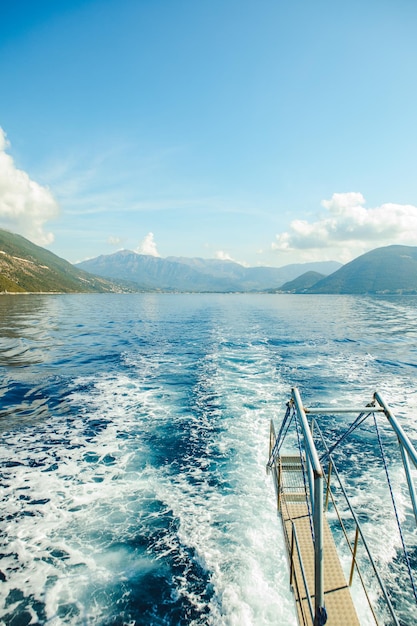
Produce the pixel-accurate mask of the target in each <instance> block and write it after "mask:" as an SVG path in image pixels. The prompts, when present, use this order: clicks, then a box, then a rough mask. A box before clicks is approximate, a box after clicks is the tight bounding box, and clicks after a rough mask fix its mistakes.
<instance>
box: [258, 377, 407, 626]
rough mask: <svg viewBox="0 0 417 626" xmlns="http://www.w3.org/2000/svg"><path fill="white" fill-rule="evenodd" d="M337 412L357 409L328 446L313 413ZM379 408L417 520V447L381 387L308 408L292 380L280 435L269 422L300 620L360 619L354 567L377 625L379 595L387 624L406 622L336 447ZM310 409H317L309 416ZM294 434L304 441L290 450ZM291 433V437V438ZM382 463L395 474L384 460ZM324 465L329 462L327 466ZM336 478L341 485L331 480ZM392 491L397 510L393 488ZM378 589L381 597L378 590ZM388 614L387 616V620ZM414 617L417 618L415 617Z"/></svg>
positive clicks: (332, 624)
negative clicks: (351, 402)
mask: <svg viewBox="0 0 417 626" xmlns="http://www.w3.org/2000/svg"><path fill="white" fill-rule="evenodd" d="M338 413H352V414H355V413H356V414H358V416H357V418H356V419H355V420H354V422H353V423H352V424H351V425H350V426H349V428H348V429H347V430H346V431H345V432H344V433H343V434H342V436H340V437H339V438H338V439H337V441H336V442H335V443H333V444H332V445H330V446H329V445H328V444H327V443H326V441H325V440H324V438H323V435H322V433H321V430H320V427H319V424H318V422H317V420H316V419H315V417H314V416H316V415H317V416H318V415H320V416H323V415H324V416H326V415H332V416H333V415H336V414H338ZM377 413H381V414H383V415H385V417H386V418H387V420H388V423H389V425H390V426H391V428H392V429H393V431H394V432H395V435H396V437H397V439H398V443H399V447H400V451H401V458H402V462H403V466H404V472H405V476H406V480H407V486H408V492H409V495H410V501H411V506H412V510H413V513H414V517H415V522H416V524H417V498H416V492H415V488H414V482H413V475H412V471H413V470H412V469H411V467H410V464H411V465H413V466H414V468H417V452H416V449H415V448H414V446H413V445H412V443H411V442H410V440H409V438H408V437H407V435H406V434H405V432H404V431H403V429H402V427H401V425H400V424H399V422H398V420H397V419H396V417H395V416H394V414H393V412H392V411H391V409H390V407H389V406H388V405H387V403H386V402H385V401H384V399H383V398H382V396H381V395H380V394H379V393H378V392H376V393H375V394H374V396H373V399H372V401H371V402H370V403H369V404H368V405H367V406H366V407H361V408H357V407H351V406H348V407H346V406H344V407H341V408H335V407H330V408H325V407H318V408H306V407H305V406H303V403H302V400H301V397H300V393H299V391H298V389H297V388H296V387H294V388H293V389H292V391H291V398H290V400H289V402H288V403H287V411H286V413H285V417H284V419H283V420H282V423H281V425H280V429H279V432H278V435H277V434H276V430H275V426H274V423H273V421H271V428H270V445H269V460H268V464H267V470H268V472H270V473H271V474H272V476H273V480H274V485H275V490H276V495H277V505H278V511H279V513H280V517H281V520H282V527H283V531H284V538H285V544H286V548H287V552H288V560H289V569H290V585H291V588H292V590H293V592H294V598H295V603H296V609H297V617H298V622H299V624H300V626H323V625H324V624H327V625H328V626H341V625H343V626H356V625H359V624H360V622H359V618H358V615H357V611H356V608H355V604H354V602H353V600H352V595H351V585H352V580H353V576H354V572H355V571H356V572H358V577H359V579H360V582H361V585H362V588H363V594H364V597H365V598H366V600H367V602H368V605H369V611H370V614H371V618H372V619H373V621H374V622H375V624H377V625H378V624H380V621H378V620H379V619H380V618H379V617H378V612H379V611H380V604H381V601H382V602H383V604H384V615H385V617H384V622H383V623H384V624H386V623H389V624H396V625H397V626H400V624H403V623H404V622H402V621H401V622H400V621H399V618H398V617H397V615H396V612H395V610H394V607H393V603H392V600H391V597H390V593H389V591H387V589H386V586H385V583H384V581H383V580H382V577H381V575H380V573H379V571H378V568H377V566H376V564H375V560H374V559H373V557H372V555H371V553H370V550H369V547H368V543H367V541H366V538H365V535H364V533H363V530H362V527H361V524H360V522H359V518H358V516H357V515H356V514H355V511H354V509H353V507H352V505H351V502H350V501H349V497H348V495H347V493H346V490H345V488H344V486H343V482H342V480H341V476H340V473H339V471H338V470H337V467H336V464H335V461H334V451H335V449H336V448H337V446H339V445H340V444H341V443H342V442H344V441H345V440H346V439H347V438H348V437H349V435H350V434H351V433H352V432H353V431H354V430H355V429H356V428H357V427H358V426H359V425H360V424H362V423H363V422H364V421H365V420H366V419H368V418H369V417H370V416H372V417H373V418H374V420H375V424H377V422H376V416H375V414H377ZM307 416H312V419H311V421H310V423H309V421H308V418H307ZM377 429H378V426H377ZM294 431H295V432H294ZM313 432H314V435H315V439H316V440H318V442H319V444H320V448H321V450H322V451H323V452H322V454H321V456H319V452H318V449H317V447H316V444H315V441H314V439H313ZM288 433H292V442H293V444H294V442H296V443H297V444H298V446H295V449H294V445H293V446H292V450H291V453H290V454H289V453H288V452H286V453H285V454H284V452H283V444H284V441H285V439H286V438H287V435H288ZM378 437H379V431H378ZM288 438H289V439H291V437H288ZM297 448H298V449H297ZM381 449H382V448H381ZM382 450H383V449H382ZM384 464H385V468H386V471H387V477H388V480H389V475H388V469H387V464H386V462H385V459H384ZM323 467H325V468H326V469H325V470H323ZM335 482H336V489H335V488H334V487H333V483H335ZM390 489H391V486H390ZM335 491H337V493H338V497H340V495H342V496H343V497H344V498H345V502H344V506H343V509H344V512H345V514H344V515H345V517H346V511H347V512H348V515H349V518H350V519H349V520H348V521H346V519H342V518H343V515H341V514H340V512H339V510H338V505H337V501H336V497H335ZM391 496H392V501H393V504H394V509H395V500H394V494H393V492H392V489H391ZM329 502H331V504H332V505H333V508H334V511H335V512H336V518H337V520H338V522H339V524H340V527H341V529H342V531H343V535H344V537H345V539H346V541H347V545H348V548H349V551H350V555H351V566H350V573H349V576H348V579H349V580H348V582H347V581H346V577H345V573H344V571H343V568H342V565H341V561H340V558H339V554H338V550H337V548H336V543H335V540H334V537H333V533H332V531H331V526H330V524H329V521H328V516H327V511H328V508H329ZM395 512H396V516H397V521H398V525H399V529H400V534H401V540H402V543H403V548H404V552H405V555H406V560H407V559H408V560H407V568H408V573H409V575H410V580H411V587H412V594H413V595H414V599H415V602H416V604H417V591H416V584H415V581H414V576H415V563H414V564H413V563H411V561H410V558H409V555H407V550H406V546H405V542H404V537H403V532H402V530H401V526H400V521H399V519H398V515H397V511H395ZM334 517H335V516H334V515H333V518H334ZM348 528H349V530H350V533H351V535H352V532H353V533H354V538H353V537H352V538H350V537H349V531H348V530H347V529H348ZM359 545H360V546H361V548H362V552H363V553H364V555H365V558H366V559H368V564H369V565H367V570H368V571H369V570H371V572H372V575H373V577H374V581H376V583H375V584H376V585H377V586H378V592H377V595H378V605H379V606H378V607H375V606H373V602H372V600H371V597H370V594H369V591H368V589H367V586H368V582H367V580H366V579H365V577H364V575H363V573H362V571H361V568H360V567H359V561H360V559H359V558H358V547H359ZM373 595H374V596H375V594H373ZM381 599H382V600H381ZM414 610H415V611H416V613H415V614H417V607H416V606H414ZM387 615H388V617H387ZM387 619H388V620H389V621H388V622H387ZM416 621H417V620H416ZM409 623H410V624H411V623H415V622H414V621H413V619H411V621H410V622H409Z"/></svg>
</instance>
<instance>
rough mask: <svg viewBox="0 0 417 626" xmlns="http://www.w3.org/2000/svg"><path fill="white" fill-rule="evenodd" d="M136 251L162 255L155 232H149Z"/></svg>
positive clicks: (150, 254)
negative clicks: (155, 238)
mask: <svg viewBox="0 0 417 626" xmlns="http://www.w3.org/2000/svg"><path fill="white" fill-rule="evenodd" d="M136 252H139V254H148V255H149V256H160V254H159V252H158V250H157V248H156V243H155V240H154V235H153V233H148V234H147V235H146V237H145V239H143V240H142V241H141V242H140V244H139V246H138V247H137V248H136Z"/></svg>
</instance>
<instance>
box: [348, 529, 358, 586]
mask: <svg viewBox="0 0 417 626" xmlns="http://www.w3.org/2000/svg"><path fill="white" fill-rule="evenodd" d="M358 539H359V526H356V532H355V543H354V544H353V553H352V565H351V566H350V576H349V587H351V585H352V580H353V572H354V571H355V564H356V551H357V549H358Z"/></svg>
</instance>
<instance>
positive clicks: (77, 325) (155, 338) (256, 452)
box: [0, 294, 417, 626]
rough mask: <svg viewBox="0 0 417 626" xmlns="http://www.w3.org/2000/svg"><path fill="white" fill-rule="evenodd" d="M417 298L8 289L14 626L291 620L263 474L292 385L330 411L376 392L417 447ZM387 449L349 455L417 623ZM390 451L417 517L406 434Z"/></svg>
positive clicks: (0, 419) (0, 314)
mask: <svg viewBox="0 0 417 626" xmlns="http://www.w3.org/2000/svg"><path fill="white" fill-rule="evenodd" d="M416 308H417V299H416V298H414V297H382V296H381V297H359V296H307V295H306V296H296V295H279V294H278V295H255V294H254V295H238V294H228V295H214V294H207V295H201V294H199V295H196V294H195V295H192V294H189V295H185V294H100V295H87V294H86V295H28V296H6V295H3V296H1V297H0V373H1V380H0V430H1V445H0V466H1V467H0V471H1V484H0V507H1V508H0V528H1V543H2V545H1V548H0V577H1V580H0V621H1V623H4V624H11V625H13V626H24V625H26V624H50V625H51V626H52V625H53V626H58V625H61V624H72V625H78V624H88V625H89V624H97V625H122V624H132V625H133V624H136V625H155V626H156V625H162V624H164V625H165V624H166V625H172V626H178V625H189V624H190V625H206V624H207V625H213V626H250V625H253V626H272V625H276V624H280V625H281V626H292V625H295V624H296V617H295V612H294V605H293V597H292V594H291V591H290V588H289V574H288V566H287V560H286V554H285V550H284V543H283V536H282V531H281V527H280V522H279V519H278V516H277V511H276V499H275V493H274V488H273V484H272V480H271V477H270V476H267V475H266V472H265V466H266V462H267V460H268V444H269V440H268V438H269V424H270V420H271V419H273V420H274V421H275V423H276V424H277V425H279V423H280V420H281V419H282V417H283V415H284V412H285V403H286V402H287V400H288V399H289V396H290V392H291V387H292V386H297V387H298V388H299V390H300V392H301V394H302V397H303V400H304V401H305V402H306V404H309V403H316V404H322V405H323V404H327V405H328V404H330V405H331V404H332V403H333V404H334V403H339V404H340V403H342V404H343V403H344V402H353V403H355V404H359V405H362V404H363V402H365V403H366V402H368V401H369V400H371V399H372V394H373V392H374V391H375V390H376V389H378V390H379V391H380V392H381V394H382V395H383V396H384V397H385V399H386V400H387V401H388V402H389V404H390V406H391V407H392V408H393V409H394V412H395V414H396V415H397V417H398V419H399V420H400V421H401V423H402V425H403V427H404V428H405V430H406V431H407V433H408V435H409V437H410V439H411V440H412V441H413V442H414V443H416V442H417V369H416V368H417V324H416ZM347 419H348V418H347V417H343V418H341V417H339V418H338V419H336V418H332V419H331V420H330V422H328V423H326V424H324V425H323V427H324V429H325V430H326V429H327V432H328V433H330V435H331V434H332V433H333V432H334V433H337V432H338V429H339V430H340V428H343V427H344V424H342V423H341V422H342V421H343V420H345V421H346V420H347ZM355 438H356V443H358V442H359V451H357V450H356V449H355V448H354V443H355ZM349 446H350V447H349ZM375 448H376V444H375V441H374V439H371V434H370V429H369V428H368V427H364V428H362V429H361V431H360V432H359V431H358V432H357V433H355V437H354V438H353V440H352V441H350V442H348V447H347V452H345V453H343V454H344V456H343V455H342V457H341V462H342V464H344V465H345V469H347V470H348V472H349V476H350V487H351V489H352V497H353V498H354V500H355V501H356V504H358V505H359V507H361V506H362V511H364V515H365V513H366V518H364V526H365V527H366V528H367V529H368V530H369V542H370V543H371V544H372V549H373V550H374V551H376V552H377V555H378V557H377V558H378V562H379V564H380V566H381V567H382V568H383V569H384V570H385V574H386V575H387V577H388V578H389V579H391V582H392V591H391V593H392V595H393V602H394V603H395V604H396V606H397V608H399V609H400V613H401V620H402V622H401V623H402V624H413V623H415V619H414V617H413V615H414V616H415V614H416V613H415V608H416V607H415V605H414V606H413V604H412V602H411V601H410V600H409V598H408V597H403V595H402V594H403V591H402V583H401V582H400V584H396V581H398V579H399V578H400V579H401V580H402V576H403V575H404V574H403V571H404V567H403V565H401V563H400V561H401V556H400V540H399V537H398V533H396V529H395V524H394V523H392V522H388V521H387V519H388V518H387V517H386V512H385V509H384V507H382V505H381V502H385V501H386V502H387V506H388V507H389V506H390V501H389V498H387V497H386V496H385V495H383V494H384V492H382V491H381V489H382V488H381V487H380V486H379V485H380V481H381V480H382V482H383V479H384V470H383V466H382V464H381V463H380V462H379V461H377V460H376V450H375ZM387 455H388V457H389V461H390V466H391V471H392V481H393V485H394V491H395V493H396V494H397V500H398V503H397V506H398V508H399V515H400V517H401V519H402V520H403V521H404V522H405V524H406V526H407V523H408V521H409V518H410V511H409V508H407V507H408V504H407V501H406V497H405V493H406V492H405V490H404V487H403V484H404V477H403V474H402V471H401V467H400V457H399V454H398V453H397V452H396V451H395V441H393V440H392V437H391V439H390V438H389V437H388V440H387ZM408 534H409V538H410V537H411V544H412V545H411V558H412V559H414V560H413V561H412V564H413V567H414V569H415V565H416V558H415V557H416V545H415V544H416V537H415V533H414V535H413V531H412V530H411V531H409V533H408ZM413 542H414V543H413ZM413 550H414V552H413ZM361 619H362V618H361ZM367 619H368V618H367V617H366V616H364V617H363V623H368V622H367ZM386 623H390V622H389V620H388V621H387V622H386Z"/></svg>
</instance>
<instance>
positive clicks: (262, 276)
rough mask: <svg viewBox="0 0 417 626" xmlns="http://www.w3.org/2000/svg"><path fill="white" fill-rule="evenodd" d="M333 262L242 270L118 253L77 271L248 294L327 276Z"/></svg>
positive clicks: (156, 285) (166, 286)
mask: <svg viewBox="0 0 417 626" xmlns="http://www.w3.org/2000/svg"><path fill="white" fill-rule="evenodd" d="M340 266H341V264H340V263H337V262H335V261H323V262H316V263H305V264H304V263H299V264H292V265H286V266H284V267H279V268H277V267H244V266H243V265H240V264H239V263H235V262H234V261H224V260H219V259H202V258H184V257H167V258H160V257H155V256H149V255H143V254H138V253H137V252H133V251H131V250H121V251H119V252H115V253H114V254H110V255H101V256H99V257H96V258H94V259H89V260H87V261H83V262H82V263H77V264H76V267H78V268H80V269H83V270H85V271H87V272H91V273H92V274H95V275H97V276H103V277H106V278H108V279H119V280H120V279H122V280H124V281H130V282H131V283H133V282H134V283H136V284H137V285H138V286H140V288H142V289H159V290H161V291H185V292H216V293H227V292H250V291H265V290H268V289H271V288H279V287H280V286H281V285H282V284H283V283H284V282H286V281H288V280H292V279H294V278H296V277H297V276H299V275H300V274H302V273H304V272H305V271H307V270H313V269H314V270H316V271H320V272H321V273H322V274H329V273H331V272H333V271H335V270H336V269H338V268H339V267H340Z"/></svg>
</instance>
